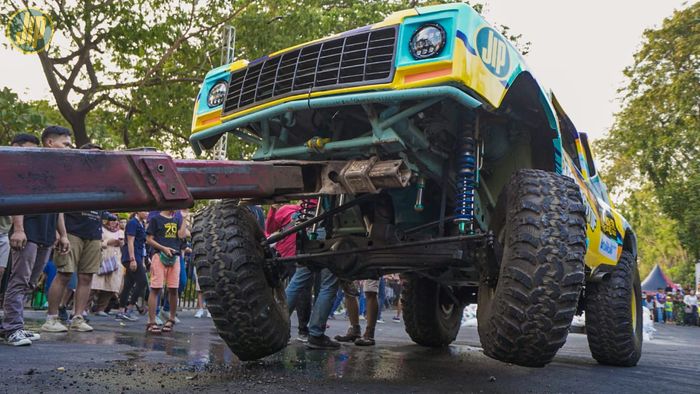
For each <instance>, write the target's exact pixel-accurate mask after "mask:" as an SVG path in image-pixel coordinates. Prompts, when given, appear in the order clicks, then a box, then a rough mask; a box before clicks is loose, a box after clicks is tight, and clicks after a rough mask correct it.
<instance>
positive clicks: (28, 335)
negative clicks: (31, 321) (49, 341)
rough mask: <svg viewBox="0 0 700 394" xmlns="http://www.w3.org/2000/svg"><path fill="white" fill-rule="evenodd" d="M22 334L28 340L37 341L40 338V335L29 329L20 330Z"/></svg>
mask: <svg viewBox="0 0 700 394" xmlns="http://www.w3.org/2000/svg"><path fill="white" fill-rule="evenodd" d="M21 331H22V334H23V335H24V337H25V338H27V339H29V340H30V341H38V340H39V339H41V335H39V334H37V333H35V332H34V331H29V330H21Z"/></svg>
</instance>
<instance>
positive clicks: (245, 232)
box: [192, 201, 289, 361]
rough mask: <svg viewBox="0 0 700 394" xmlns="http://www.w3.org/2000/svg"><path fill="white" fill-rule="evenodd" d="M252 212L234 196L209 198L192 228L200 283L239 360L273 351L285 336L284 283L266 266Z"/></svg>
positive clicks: (287, 320) (219, 330)
mask: <svg viewBox="0 0 700 394" xmlns="http://www.w3.org/2000/svg"><path fill="white" fill-rule="evenodd" d="M263 239H264V235H263V233H262V230H261V229H260V228H259V226H258V225H257V222H256V220H255V216H254V215H253V214H252V213H251V212H250V211H249V210H248V209H247V208H245V207H242V206H238V204H237V202H235V201H223V202H217V203H213V204H212V205H210V206H209V207H207V208H205V209H204V210H203V211H202V212H201V213H200V214H198V215H197V216H195V219H194V224H193V228H192V242H193V252H194V261H195V265H196V267H197V274H198V278H199V285H200V288H201V289H202V291H203V293H204V298H205V299H206V301H207V308H208V309H209V311H210V312H211V314H212V318H213V319H214V325H215V326H216V329H217V330H218V332H219V335H221V338H223V340H224V341H225V342H226V344H227V345H228V346H229V348H231V351H232V352H233V353H234V354H235V355H236V356H238V358H239V359H241V360H244V361H246V360H255V359H259V358H262V357H265V356H267V355H270V354H273V353H275V352H277V351H279V350H281V349H283V348H284V347H285V346H286V345H287V341H288V340H289V314H288V312H287V302H286V298H285V293H284V287H283V286H282V284H281V283H279V281H273V280H271V279H270V277H271V276H274V275H269V273H266V268H265V251H264V249H263V247H262V246H261V245H260V242H261V241H262V240H263Z"/></svg>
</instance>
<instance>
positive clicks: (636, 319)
mask: <svg viewBox="0 0 700 394" xmlns="http://www.w3.org/2000/svg"><path fill="white" fill-rule="evenodd" d="M641 297H642V287H641V284H640V280H639V271H638V270H637V264H636V262H635V259H634V256H633V255H632V253H630V252H628V251H623V252H622V256H620V261H619V262H618V263H617V266H616V267H615V269H614V270H613V271H612V272H611V273H610V276H609V277H607V278H605V279H603V280H602V281H601V282H595V283H588V284H586V332H587V334H588V347H589V348H590V349H591V353H592V354H593V358H595V359H596V360H597V361H598V362H599V363H601V364H608V365H617V366H622V367H632V366H635V365H637V362H638V361H639V358H640V357H641V355H642V298H641Z"/></svg>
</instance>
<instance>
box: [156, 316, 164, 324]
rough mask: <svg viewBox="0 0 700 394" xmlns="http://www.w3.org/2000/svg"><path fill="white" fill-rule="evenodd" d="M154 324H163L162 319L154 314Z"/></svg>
mask: <svg viewBox="0 0 700 394" xmlns="http://www.w3.org/2000/svg"><path fill="white" fill-rule="evenodd" d="M156 324H157V325H159V326H162V325H163V320H161V319H160V316H156Z"/></svg>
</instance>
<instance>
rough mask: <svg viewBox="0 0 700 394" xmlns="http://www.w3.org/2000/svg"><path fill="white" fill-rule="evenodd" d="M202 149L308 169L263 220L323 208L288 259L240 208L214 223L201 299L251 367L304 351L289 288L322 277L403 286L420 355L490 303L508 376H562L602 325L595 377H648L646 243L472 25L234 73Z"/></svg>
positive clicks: (393, 23)
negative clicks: (304, 277)
mask: <svg viewBox="0 0 700 394" xmlns="http://www.w3.org/2000/svg"><path fill="white" fill-rule="evenodd" d="M575 77H576V76H572V78H575ZM193 132H194V133H193V135H192V136H191V141H192V144H193V147H194V149H195V151H196V152H201V151H202V149H210V148H212V147H213V146H214V145H215V144H216V142H217V141H218V139H219V137H220V136H221V135H222V134H223V133H232V134H233V135H235V136H237V137H239V138H241V139H242V140H243V141H245V142H247V143H249V144H253V145H254V146H255V147H256V151H255V153H254V154H253V156H252V160H253V161H258V162H265V163H269V165H271V166H291V167H300V168H301V172H300V175H299V176H298V178H289V179H274V180H261V182H277V183H276V184H277V185H278V187H281V186H279V182H281V181H284V182H287V183H288V184H289V187H286V186H285V189H282V190H280V191H279V192H276V194H275V196H274V197H273V198H272V199H268V200H265V201H257V202H259V203H270V202H282V201H290V200H301V201H302V202H308V201H310V199H311V198H318V199H319V205H318V206H316V205H313V204H308V203H307V207H308V209H304V210H303V212H302V213H303V215H302V219H300V220H299V222H298V224H299V226H297V227H294V228H293V232H296V233H297V234H298V248H297V256H295V257H290V258H279V257H275V256H274V255H273V254H272V253H271V251H270V249H269V242H266V241H265V239H264V237H263V235H262V233H261V232H260V231H259V230H257V226H255V225H254V224H255V222H254V218H253V217H252V216H251V215H249V214H248V213H246V211H245V210H244V209H242V208H240V207H238V206H237V203H236V202H233V201H223V202H218V203H214V204H213V205H211V206H209V207H208V208H207V209H206V210H204V212H203V213H202V214H200V215H199V217H198V218H197V219H196V225H195V229H194V231H193V233H194V237H195V241H194V250H195V254H196V261H197V264H198V273H199V275H200V284H201V287H202V289H203V290H204V292H205V296H206V298H207V302H208V305H209V308H210V310H211V312H212V315H213V316H214V321H215V322H216V326H217V328H218V330H219V332H220V333H221V336H222V337H223V338H224V340H225V341H226V343H227V344H228V345H229V346H230V347H231V349H232V351H233V352H234V353H235V354H236V355H238V357H240V358H241V359H244V360H248V359H256V358H260V357H264V356H266V355H268V354H272V353H274V352H276V351H278V350H280V349H281V348H283V347H285V346H286V345H287V340H288V338H289V327H290V326H289V316H288V312H287V308H286V303H285V297H284V291H283V290H284V289H283V283H284V282H283V278H284V272H285V270H284V268H285V266H286V265H289V264H305V265H308V266H310V267H312V268H323V267H327V268H329V269H330V270H331V271H333V272H334V273H335V274H336V275H337V276H339V277H341V278H345V279H361V278H377V277H378V276H380V275H383V274H388V273H401V275H402V278H403V293H402V295H401V299H402V303H403V310H404V315H405V318H404V320H405V325H406V331H407V332H408V334H409V335H410V337H411V339H412V340H413V341H415V342H416V343H418V344H421V345H425V346H433V347H438V346H447V345H449V344H450V343H451V342H452V341H454V339H455V337H456V336H457V332H458V330H459V327H460V321H461V318H462V311H463V309H464V305H465V304H467V303H470V302H477V301H478V306H479V308H478V323H479V324H478V327H479V335H480V338H481V343H482V346H483V349H484V353H485V354H486V355H488V356H490V357H493V358H495V359H498V360H502V361H505V362H510V363H515V364H518V365H525V366H543V365H545V364H547V363H549V362H550V361H551V360H552V358H553V357H554V355H555V354H556V352H557V350H558V349H559V348H560V347H561V346H562V345H563V344H564V342H565V341H566V337H567V333H568V331H569V327H570V324H571V321H572V318H573V316H574V315H575V313H576V312H577V310H578V311H579V312H580V311H583V310H584V309H585V311H586V320H587V321H586V328H587V332H588V340H589V344H590V348H591V351H592V354H593V357H594V358H595V359H596V360H598V361H599V362H601V363H604V364H611V365H625V366H632V365H635V364H636V363H637V361H638V360H639V357H640V355H641V349H642V336H641V334H642V329H641V328H642V313H641V304H640V303H639V302H638V300H639V299H640V298H639V297H640V295H641V291H640V287H639V274H638V271H637V264H636V254H637V252H636V240H635V235H634V233H633V231H632V229H631V227H630V225H629V223H628V222H627V221H626V220H625V219H624V218H623V217H622V216H621V215H620V214H619V213H618V212H617V211H616V210H615V209H614V208H613V206H612V203H611V202H610V199H609V196H608V193H607V190H606V187H605V184H604V183H603V182H602V180H601V179H600V177H599V176H598V172H597V168H596V166H595V162H594V160H593V155H592V152H591V149H590V147H589V143H588V138H587V136H586V134H585V133H580V132H578V131H577V130H576V128H575V126H574V124H573V122H572V121H571V120H570V119H569V117H568V116H567V115H566V113H565V112H564V110H563V109H562V107H561V105H560V104H559V102H558V101H557V99H556V98H555V96H554V95H553V94H551V93H548V92H547V91H546V90H545V89H544V88H542V87H541V86H540V85H539V84H538V82H537V80H536V79H535V77H534V76H533V74H532V73H531V71H530V69H529V68H528V67H527V65H526V64H525V61H524V60H523V57H522V56H521V55H520V54H519V53H518V51H517V50H516V49H515V48H514V47H513V45H511V43H510V42H508V40H507V39H506V38H505V37H504V36H503V35H502V34H501V33H500V32H499V31H498V30H497V29H495V28H494V27H492V26H491V25H489V24H488V23H487V22H486V21H484V19H483V18H482V17H481V16H480V15H479V14H478V13H476V12H475V11H474V10H473V9H472V8H470V7H469V6H467V5H465V4H450V5H438V6H430V7H418V8H415V9H410V10H406V11H402V12H398V13H395V14H392V15H390V16H389V17H387V18H386V19H385V20H384V21H382V22H379V23H377V24H374V25H371V26H365V27H362V28H359V29H355V30H351V31H347V32H344V33H340V34H337V35H334V36H331V37H328V38H324V39H320V40H317V41H312V42H309V43H305V44H301V45H298V46H295V47H292V48H288V49H284V50H281V51H279V52H275V53H272V54H270V55H268V56H264V57H262V58H260V59H256V60H253V61H250V62H249V61H245V60H238V61H236V62H233V63H231V64H226V65H224V66H221V67H218V68H216V69H214V70H212V71H211V72H209V73H208V74H207V76H206V77H205V79H204V82H203V83H202V88H201V91H200V93H199V96H198V98H197V101H196V104H195V110H194V116H193ZM240 187H241V188H245V187H249V186H248V185H240ZM319 215H320V216H319ZM315 217H319V218H320V219H317V220H318V222H315V221H314V219H312V218H315ZM309 219H311V221H308V220H309ZM290 227H291V226H290ZM320 227H323V228H324V229H325V233H326V237H325V239H320V237H319V236H318V231H317V230H318V229H319V228H320ZM283 235H286V233H285V234H283ZM274 240H276V239H274Z"/></svg>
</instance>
